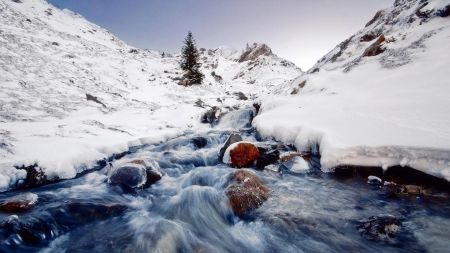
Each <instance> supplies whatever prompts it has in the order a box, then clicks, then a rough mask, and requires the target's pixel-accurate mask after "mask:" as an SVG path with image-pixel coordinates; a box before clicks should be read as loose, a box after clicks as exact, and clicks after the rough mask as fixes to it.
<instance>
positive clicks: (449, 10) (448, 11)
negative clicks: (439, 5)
mask: <svg viewBox="0 0 450 253" xmlns="http://www.w3.org/2000/svg"><path fill="white" fill-rule="evenodd" d="M439 16H441V17H443V18H445V17H448V16H450V4H449V5H447V6H445V7H444V8H443V9H441V10H440V11H439Z"/></svg>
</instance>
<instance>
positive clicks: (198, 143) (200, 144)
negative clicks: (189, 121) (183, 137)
mask: <svg viewBox="0 0 450 253" xmlns="http://www.w3.org/2000/svg"><path fill="white" fill-rule="evenodd" d="M189 142H190V143H192V144H193V145H194V146H195V147H196V148H199V149H200V148H204V147H206V145H208V141H207V140H206V138H204V137H195V138H192V139H190V140H189Z"/></svg>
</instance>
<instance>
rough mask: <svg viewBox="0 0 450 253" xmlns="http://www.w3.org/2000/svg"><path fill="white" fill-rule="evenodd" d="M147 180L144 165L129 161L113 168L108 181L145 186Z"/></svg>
mask: <svg viewBox="0 0 450 253" xmlns="http://www.w3.org/2000/svg"><path fill="white" fill-rule="evenodd" d="M146 182H147V174H146V169H145V167H144V166H142V165H140V164H136V163H129V164H125V165H122V166H121V167H119V168H117V169H115V170H113V171H112V172H111V174H110V175H109V179H108V183H110V184H118V185H125V186H128V187H131V188H137V187H141V186H143V185H144V184H145V183H146Z"/></svg>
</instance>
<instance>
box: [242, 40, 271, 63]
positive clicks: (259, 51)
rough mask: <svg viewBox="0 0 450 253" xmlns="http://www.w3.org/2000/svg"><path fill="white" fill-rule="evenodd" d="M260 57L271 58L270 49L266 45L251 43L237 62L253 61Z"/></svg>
mask: <svg viewBox="0 0 450 253" xmlns="http://www.w3.org/2000/svg"><path fill="white" fill-rule="evenodd" d="M260 55H264V56H271V55H273V53H272V49H270V47H269V46H267V45H266V44H258V43H253V45H252V46H250V47H249V48H248V49H247V50H246V51H245V52H244V53H243V54H242V55H241V57H240V58H239V62H244V61H253V60H255V59H256V58H258V57H259V56H260Z"/></svg>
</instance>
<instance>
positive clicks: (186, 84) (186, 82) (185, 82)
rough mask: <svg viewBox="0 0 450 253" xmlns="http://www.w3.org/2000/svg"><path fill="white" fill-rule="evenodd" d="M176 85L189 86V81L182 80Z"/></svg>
mask: <svg viewBox="0 0 450 253" xmlns="http://www.w3.org/2000/svg"><path fill="white" fill-rule="evenodd" d="M178 85H183V86H185V87H186V86H189V85H191V81H189V79H184V80H182V81H180V82H178Z"/></svg>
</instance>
